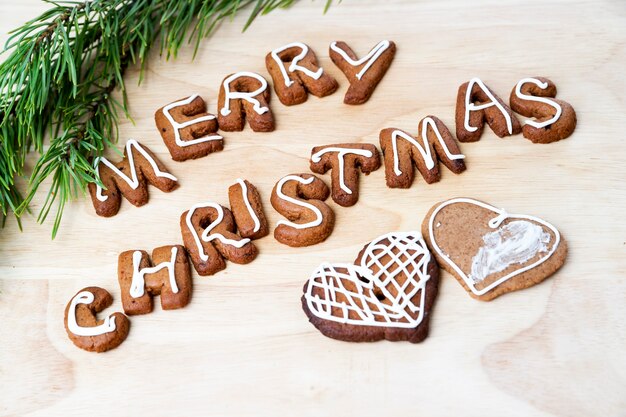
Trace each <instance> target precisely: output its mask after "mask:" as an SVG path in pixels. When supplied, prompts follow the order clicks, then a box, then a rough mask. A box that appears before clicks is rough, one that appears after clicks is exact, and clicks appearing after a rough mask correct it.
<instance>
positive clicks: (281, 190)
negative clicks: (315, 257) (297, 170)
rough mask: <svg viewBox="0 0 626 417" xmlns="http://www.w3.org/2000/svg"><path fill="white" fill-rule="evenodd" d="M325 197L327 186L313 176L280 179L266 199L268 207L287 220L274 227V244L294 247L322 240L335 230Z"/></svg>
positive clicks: (313, 243) (333, 220) (292, 175)
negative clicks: (270, 206)
mask: <svg viewBox="0 0 626 417" xmlns="http://www.w3.org/2000/svg"><path fill="white" fill-rule="evenodd" d="M329 194H330V190H329V189H328V186H327V185H326V184H325V183H324V181H322V180H321V179H319V178H318V177H316V176H315V175H311V174H291V175H287V176H285V177H283V178H281V179H280V180H279V181H278V182H277V183H276V185H275V186H274V189H273V190H272V196H271V198H270V201H271V203H272V207H274V209H275V210H276V211H277V212H279V213H280V214H282V215H283V216H285V217H286V218H287V220H280V221H278V222H277V223H276V228H275V229H274V237H275V238H276V240H277V241H279V242H280V243H283V244H285V245H289V246H294V247H299V246H310V245H315V244H316V243H320V242H323V241H324V240H326V238H327V237H328V236H329V235H330V233H331V232H332V231H333V228H334V227H335V213H334V212H333V210H332V209H331V208H330V207H328V205H327V204H326V203H324V200H326V199H327V198H328V195H329ZM305 200H306V201H305Z"/></svg>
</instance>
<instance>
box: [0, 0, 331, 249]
mask: <svg viewBox="0 0 626 417" xmlns="http://www.w3.org/2000/svg"><path fill="white" fill-rule="evenodd" d="M294 1H295V0H243V1H242V0H178V1H171V0H92V1H86V0H85V1H78V2H76V1H57V2H52V1H50V4H52V5H53V7H51V8H50V9H49V10H48V11H46V12H44V13H43V14H42V15H40V16H39V17H37V18H35V19H33V20H31V21H29V22H26V23H25V24H24V25H23V26H22V27H20V28H18V29H16V30H15V31H13V32H12V33H11V37H10V38H9V40H8V41H7V43H6V45H5V50H4V53H10V54H9V55H8V57H7V59H6V60H5V61H4V62H3V63H2V64H0V207H1V208H2V217H3V224H4V220H6V216H7V215H8V214H9V213H10V212H13V213H14V214H15V215H16V218H17V219H18V222H19V216H20V215H21V214H22V213H24V212H25V211H27V210H28V207H29V204H30V202H31V201H32V199H33V197H34V196H35V194H36V192H37V190H38V189H39V187H40V186H41V184H42V183H43V182H44V181H45V180H46V179H47V178H49V177H52V184H51V186H50V190H49V192H48V195H47V198H46V200H45V202H44V204H43V207H42V209H41V211H40V213H39V216H38V221H39V222H43V221H44V220H45V219H46V217H47V216H48V214H49V213H50V211H51V209H52V208H53V207H54V205H55V203H56V204H57V206H58V208H57V214H56V218H55V222H54V227H53V238H54V236H55V235H56V233H57V231H58V228H59V225H60V221H61V217H62V215H63V209H64V207H65V204H66V203H67V202H68V201H70V200H72V199H73V198H75V197H76V196H77V195H79V194H84V193H85V192H86V188H87V185H88V184H89V183H93V182H96V183H98V181H99V180H98V176H97V173H96V171H95V168H94V166H93V165H92V163H91V161H92V160H93V159H94V158H96V157H99V156H101V155H102V154H103V152H104V151H105V149H106V148H107V147H110V146H113V144H114V143H115V142H116V141H117V137H118V132H117V122H118V115H119V113H120V112H121V113H123V114H124V115H125V116H126V117H128V118H130V114H129V111H128V101H127V97H126V89H125V86H124V71H125V70H126V68H127V67H128V66H129V65H133V64H136V63H139V64H140V65H141V68H142V69H143V67H144V65H145V62H146V59H147V57H148V53H149V51H150V50H151V48H152V47H153V46H155V43H157V42H158V41H160V45H161V46H160V52H161V54H162V55H165V56H166V58H170V57H174V58H175V57H176V56H177V54H178V51H179V50H180V48H181V47H182V46H183V44H184V43H185V41H187V43H192V42H193V43H194V56H195V53H196V52H197V50H198V47H199V45H200V42H201V40H202V39H204V38H206V37H207V36H209V35H210V34H211V33H212V32H213V31H214V30H215V29H216V27H217V25H218V24H219V22H221V21H222V20H223V19H225V18H228V17H232V16H234V15H235V14H237V13H238V12H239V11H240V10H241V9H243V8H245V7H247V6H251V7H252V11H251V14H250V17H249V19H248V21H247V22H246V24H245V26H244V28H243V30H245V29H246V28H248V26H249V25H250V24H251V23H252V21H253V20H254V19H255V18H256V17H258V16H259V15H261V14H267V13H269V12H271V11H273V10H275V9H276V8H279V7H280V8H286V7H289V6H290V5H291V4H292V3H293V2H294ZM331 4H332V0H327V1H326V5H325V10H326V9H328V7H329V6H330V5H331ZM140 81H141V77H140ZM116 88H117V89H119V90H120V91H121V93H122V101H121V102H117V101H116V100H114V99H113V98H112V95H111V93H112V92H113V90H114V89H116ZM46 132H49V136H50V142H49V146H48V148H47V149H45V150H44V137H46ZM33 149H34V150H35V151H36V152H38V153H39V154H40V157H39V159H38V160H37V162H36V164H35V166H34V168H33V170H32V173H31V175H30V181H29V188H28V191H27V194H26V196H25V197H24V198H23V197H22V194H21V193H20V191H19V189H18V187H17V185H16V183H15V179H16V178H18V177H21V176H24V174H25V172H24V165H25V160H26V157H27V154H28V153H29V151H31V150H33Z"/></svg>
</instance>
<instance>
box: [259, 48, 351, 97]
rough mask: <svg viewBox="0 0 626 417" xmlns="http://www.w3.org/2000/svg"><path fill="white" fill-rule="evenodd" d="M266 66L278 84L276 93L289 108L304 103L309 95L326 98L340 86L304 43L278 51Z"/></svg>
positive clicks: (275, 86) (271, 55) (268, 60)
mask: <svg viewBox="0 0 626 417" xmlns="http://www.w3.org/2000/svg"><path fill="white" fill-rule="evenodd" d="M265 66H266V67H267V71H268V72H269V73H270V75H271V76H272V81H274V91H276V95H277V96H278V99H279V100H280V102H281V103H283V104H284V105H286V106H292V105H294V104H300V103H304V102H305V101H306V100H307V97H308V95H309V94H308V93H311V94H313V95H315V96H317V97H325V96H328V95H330V94H332V93H334V92H335V91H336V90H337V88H338V87H339V84H337V81H336V80H335V79H334V78H333V77H332V76H330V75H328V74H326V73H325V72H324V69H323V68H321V67H320V66H319V65H318V63H317V58H316V56H315V53H314V52H313V51H312V50H310V49H309V47H308V46H307V45H305V44H303V43H301V42H293V43H290V44H287V45H283V46H281V47H280V48H276V49H274V50H273V51H272V52H270V53H269V54H267V56H266V57H265Z"/></svg>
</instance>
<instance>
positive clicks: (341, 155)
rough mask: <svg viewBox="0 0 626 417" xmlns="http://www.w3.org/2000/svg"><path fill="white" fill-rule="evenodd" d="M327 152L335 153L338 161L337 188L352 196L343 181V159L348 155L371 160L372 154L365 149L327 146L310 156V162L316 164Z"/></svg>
mask: <svg viewBox="0 0 626 417" xmlns="http://www.w3.org/2000/svg"><path fill="white" fill-rule="evenodd" d="M328 152H337V159H338V160H339V187H340V188H341V189H342V190H343V191H345V192H346V193H347V194H352V190H351V189H350V188H349V187H348V186H347V185H346V183H345V179H344V166H345V161H344V157H345V156H346V155H349V154H353V155H361V156H364V157H366V158H371V157H372V156H373V155H374V154H373V153H372V151H368V150H367V149H358V148H338V147H334V146H329V147H328V148H324V149H322V150H320V151H318V152H316V153H314V154H313V155H311V161H313V162H315V163H318V162H320V161H321V160H322V155H324V154H325V153H328Z"/></svg>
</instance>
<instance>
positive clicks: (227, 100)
mask: <svg viewBox="0 0 626 417" xmlns="http://www.w3.org/2000/svg"><path fill="white" fill-rule="evenodd" d="M269 101H270V90H269V89H268V88H267V81H265V78H263V77H261V76H260V75H259V74H256V73H254V72H247V71H243V72H237V73H235V74H231V75H229V76H228V77H226V78H225V79H224V81H223V82H222V85H221V86H220V92H219V96H218V100H217V107H218V109H219V111H218V114H217V121H218V123H219V126H220V129H222V130H224V131H227V132H233V131H240V130H243V127H244V124H245V122H246V119H247V120H248V123H249V124H250V127H251V128H252V130H254V131H255V132H271V131H273V130H274V116H273V115H272V110H271V109H270V107H269Z"/></svg>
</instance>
